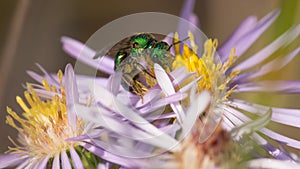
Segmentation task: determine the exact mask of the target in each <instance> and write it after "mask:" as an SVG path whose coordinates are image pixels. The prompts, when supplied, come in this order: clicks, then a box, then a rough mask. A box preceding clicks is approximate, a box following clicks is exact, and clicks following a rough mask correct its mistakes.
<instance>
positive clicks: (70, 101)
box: [64, 64, 79, 130]
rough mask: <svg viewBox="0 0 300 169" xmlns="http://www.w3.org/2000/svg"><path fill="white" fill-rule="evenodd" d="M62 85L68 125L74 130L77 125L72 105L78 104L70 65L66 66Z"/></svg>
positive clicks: (74, 80)
mask: <svg viewBox="0 0 300 169" xmlns="http://www.w3.org/2000/svg"><path fill="white" fill-rule="evenodd" d="M64 83H65V84H64V86H65V88H66V104H67V113H68V123H69V125H70V126H71V127H72V128H73V129H74V130H75V129H76V125H77V116H76V114H75V113H74V112H75V111H74V110H75V107H74V105H75V104H76V103H78V102H79V93H78V88H77V84H76V79H75V75H74V71H73V68H72V66H71V65H70V64H68V65H67V66H66V68H65V76H64Z"/></svg>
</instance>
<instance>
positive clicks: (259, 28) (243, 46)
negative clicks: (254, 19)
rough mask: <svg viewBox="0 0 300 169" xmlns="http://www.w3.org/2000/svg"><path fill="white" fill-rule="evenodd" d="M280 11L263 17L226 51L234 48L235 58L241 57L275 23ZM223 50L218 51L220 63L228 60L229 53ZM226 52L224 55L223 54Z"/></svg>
mask: <svg viewBox="0 0 300 169" xmlns="http://www.w3.org/2000/svg"><path fill="white" fill-rule="evenodd" d="M279 13H280V11H279V10H275V11H273V12H271V13H269V14H268V15H266V16H265V17H263V18H262V19H261V20H259V21H258V23H257V24H256V25H255V26H253V27H252V29H251V30H249V31H247V33H244V35H243V36H242V37H240V38H239V39H238V40H236V41H235V43H233V45H231V47H229V48H230V49H229V48H227V49H226V50H229V51H230V50H231V48H233V47H234V48H236V49H237V52H236V55H237V56H242V54H243V53H244V52H245V51H246V50H247V49H248V48H249V47H250V46H251V45H252V44H253V43H254V42H255V41H256V40H257V39H258V38H259V37H260V35H261V34H262V33H263V32H264V31H265V30H266V29H267V28H268V27H269V26H270V25H271V24H272V23H273V22H274V21H275V19H276V18H277V17H278V15H279ZM226 50H225V48H224V49H223V50H219V51H218V52H219V54H220V55H221V56H222V61H225V60H227V59H228V56H229V51H226ZM225 52H226V53H225Z"/></svg>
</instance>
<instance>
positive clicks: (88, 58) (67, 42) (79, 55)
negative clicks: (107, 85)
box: [61, 37, 114, 74]
mask: <svg viewBox="0 0 300 169" xmlns="http://www.w3.org/2000/svg"><path fill="white" fill-rule="evenodd" d="M61 42H62V43H63V49H64V51H65V52H66V53H68V54H69V55H71V56H72V57H74V58H75V59H78V60H79V61H81V62H83V63H85V64H87V65H89V66H91V67H94V68H96V69H98V70H100V71H103V72H105V73H108V74H113V73H114V68H113V67H114V61H113V60H112V59H111V58H109V57H107V56H102V57H101V58H99V59H94V56H95V55H96V52H95V51H94V50H92V49H91V48H89V47H87V46H86V45H85V44H83V43H81V42H79V41H77V40H74V39H72V38H69V37H62V38H61Z"/></svg>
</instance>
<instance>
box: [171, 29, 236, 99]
mask: <svg viewBox="0 0 300 169" xmlns="http://www.w3.org/2000/svg"><path fill="white" fill-rule="evenodd" d="M188 36H189V40H190V47H189V46H188V45H187V44H184V45H183V50H182V52H180V49H179V46H178V45H177V48H175V61H174V62H173V69H176V68H179V67H182V66H185V67H186V70H187V72H195V73H196V77H202V78H201V80H199V82H198V87H197V89H198V92H201V91H203V90H209V91H211V93H212V94H213V95H214V96H217V97H218V101H222V100H223V101H224V100H226V99H227V98H228V96H229V95H230V94H231V93H232V90H233V89H234V88H235V87H236V86H235V87H234V88H231V89H229V88H228V86H229V84H230V83H231V81H232V80H233V79H234V78H235V77H236V76H237V75H238V74H239V73H240V71H238V70H235V71H232V72H231V73H230V74H229V75H226V73H227V71H228V69H229V68H230V67H231V66H232V65H233V64H234V63H235V62H236V59H237V56H236V55H235V53H236V52H235V49H234V48H233V49H232V50H231V52H230V55H229V57H228V60H227V61H226V62H224V63H221V62H220V61H219V57H218V54H217V52H216V48H217V47H218V41H217V40H216V39H215V40H212V39H208V40H206V42H205V43H204V52H203V54H202V56H201V57H199V56H198V54H197V49H198V46H197V45H196V44H195V41H194V36H193V34H192V33H191V32H189V33H188ZM174 39H175V41H178V34H175V38H174Z"/></svg>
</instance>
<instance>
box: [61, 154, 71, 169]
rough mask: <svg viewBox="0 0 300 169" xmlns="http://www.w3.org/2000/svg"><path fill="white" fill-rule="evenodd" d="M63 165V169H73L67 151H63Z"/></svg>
mask: <svg viewBox="0 0 300 169" xmlns="http://www.w3.org/2000/svg"><path fill="white" fill-rule="evenodd" d="M61 166H62V169H71V168H72V167H71V164H70V160H69V157H68V155H67V153H66V151H62V152H61Z"/></svg>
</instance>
